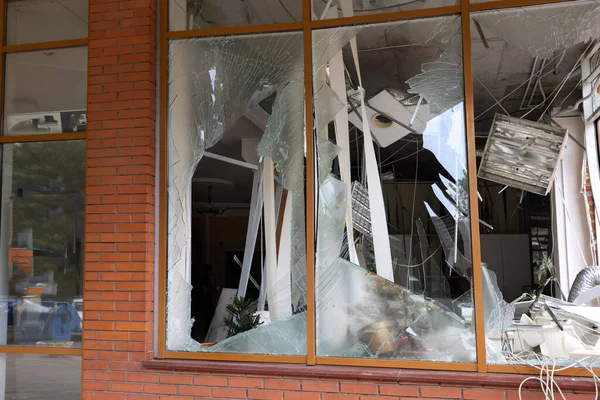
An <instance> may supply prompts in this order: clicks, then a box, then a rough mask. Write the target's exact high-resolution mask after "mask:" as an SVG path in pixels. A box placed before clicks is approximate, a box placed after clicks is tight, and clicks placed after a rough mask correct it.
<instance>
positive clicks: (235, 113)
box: [167, 2, 306, 355]
mask: <svg viewBox="0 0 600 400" xmlns="http://www.w3.org/2000/svg"><path fill="white" fill-rule="evenodd" d="M188 4H190V3H188ZM207 5H208V2H207ZM168 65H169V79H170V81H169V92H168V99H169V115H168V128H167V135H168V154H167V174H168V179H167V196H168V199H167V200H168V237H167V247H168V248H167V253H168V260H167V263H168V272H167V275H168V282H167V283H168V287H167V293H168V294H167V349H169V350H171V351H203V352H235V353H259V354H288V355H294V354H304V353H305V352H306V349H305V347H306V328H305V326H304V325H305V323H304V321H305V315H304V314H305V312H306V250H305V243H306V239H305V209H304V203H305V196H304V182H305V178H304V163H305V161H304V147H305V145H304V136H305V133H304V83H303V79H304V74H303V55H302V35H301V34H300V33H283V34H265V35H247V36H243V37H220V38H208V39H207V38H203V39H184V40H173V41H171V42H170V44H169V54H168ZM267 160H268V161H269V164H267ZM267 165H271V166H273V167H274V169H275V171H272V172H271V171H267V170H266V168H265V166H267ZM267 172H269V173H267ZM268 176H271V177H273V179H274V182H272V184H268V185H267V183H269V182H268V181H267V182H265V180H266V179H265V177H268ZM253 177H254V178H253ZM284 193H285V196H283V194H284ZM265 196H269V197H265ZM271 196H272V197H271ZM267 200H269V201H267ZM273 200H274V202H273ZM267 216H269V218H270V220H273V218H275V221H277V219H278V218H281V220H282V221H283V224H282V226H281V229H280V230H278V231H277V232H274V230H271V228H270V227H267V226H266V223H265V222H266V221H267V220H268V219H267ZM261 221H262V222H261ZM246 226H247V231H246V229H245V228H246ZM233 232H235V234H234V233H233ZM238 232H239V233H242V235H239V234H238ZM244 233H245V234H246V235H245V236H243V234H244ZM270 234H273V235H279V237H276V239H277V243H278V244H279V246H280V247H279V254H277V253H275V258H274V259H273V258H271V257H269V256H267V255H268V254H273V253H272V249H273V246H274V243H272V242H268V243H267V242H266V237H267V236H268V235H270ZM232 247H233V248H245V249H246V250H245V251H244V252H239V253H236V252H231V251H228V250H227V248H232ZM255 249H256V250H255ZM244 276H245V277H246V279H247V280H248V282H245V281H244V278H243V277H244ZM267 276H270V277H271V278H269V279H267ZM267 288H269V292H271V293H270V294H268V293H267ZM267 294H268V295H267ZM260 299H271V301H270V302H269V301H267V302H266V304H265V301H264V300H263V301H262V303H261V302H260V301H258V300H260ZM192 316H193V318H192Z"/></svg>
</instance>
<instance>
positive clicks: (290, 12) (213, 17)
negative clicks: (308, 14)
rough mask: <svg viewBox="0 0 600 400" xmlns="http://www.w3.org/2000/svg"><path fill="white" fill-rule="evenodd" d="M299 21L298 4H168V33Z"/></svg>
mask: <svg viewBox="0 0 600 400" xmlns="http://www.w3.org/2000/svg"><path fill="white" fill-rule="evenodd" d="M300 21H302V1H300V0H244V1H240V0H193V1H186V0H169V30H171V31H185V30H193V29H207V28H225V27H234V26H248V25H263V24H282V23H290V22H300Z"/></svg>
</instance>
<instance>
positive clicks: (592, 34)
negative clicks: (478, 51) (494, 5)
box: [473, 1, 600, 58]
mask: <svg viewBox="0 0 600 400" xmlns="http://www.w3.org/2000/svg"><path fill="white" fill-rule="evenodd" d="M599 17H600V3H599V2H596V1H576V2H565V3H560V4H556V5H548V6H545V7H527V8H516V9H508V10H493V11H485V12H481V13H475V14H473V19H474V20H475V21H477V22H478V23H479V24H481V26H482V27H484V28H485V29H487V30H489V31H491V32H492V33H493V34H494V35H497V36H499V37H501V38H503V39H504V40H506V42H507V43H509V44H510V45H512V46H514V47H517V48H520V49H523V50H526V51H528V52H529V53H530V54H531V55H532V56H533V57H540V58H550V57H552V55H553V54H554V53H555V52H557V51H561V50H564V49H566V48H569V47H572V46H574V45H576V44H579V43H584V42H587V41H589V40H590V39H595V38H597V37H598V36H599V35H600V25H599V24H598V18H599Z"/></svg>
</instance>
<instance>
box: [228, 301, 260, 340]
mask: <svg viewBox="0 0 600 400" xmlns="http://www.w3.org/2000/svg"><path fill="white" fill-rule="evenodd" d="M226 309H227V312H229V317H226V318H224V319H223V322H224V323H225V325H226V326H227V327H228V328H229V332H228V333H227V335H228V337H232V336H235V335H237V334H238V333H242V332H246V331H249V330H250V329H254V328H256V327H257V326H260V325H261V324H262V322H260V316H259V315H255V314H254V312H255V311H256V309H255V305H254V304H253V301H252V299H249V298H247V297H236V298H235V299H234V300H233V303H231V304H229V305H228V306H227V307H226Z"/></svg>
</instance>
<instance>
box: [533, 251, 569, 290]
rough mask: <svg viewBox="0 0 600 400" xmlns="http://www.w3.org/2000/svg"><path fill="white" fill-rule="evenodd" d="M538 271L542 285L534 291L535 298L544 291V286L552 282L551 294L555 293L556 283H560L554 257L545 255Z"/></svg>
mask: <svg viewBox="0 0 600 400" xmlns="http://www.w3.org/2000/svg"><path fill="white" fill-rule="evenodd" d="M536 273H537V278H538V282H539V284H540V286H539V287H538V288H537V289H536V290H535V292H534V294H535V298H536V299H538V298H539V297H540V295H541V294H542V293H543V292H544V288H545V287H546V286H548V285H550V284H552V285H551V286H550V290H551V294H553V293H552V292H553V290H554V283H558V276H557V275H556V267H555V266H554V262H553V261H552V257H544V259H543V260H542V262H541V263H540V265H539V266H538V268H537V271H536ZM561 296H562V293H561Z"/></svg>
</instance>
